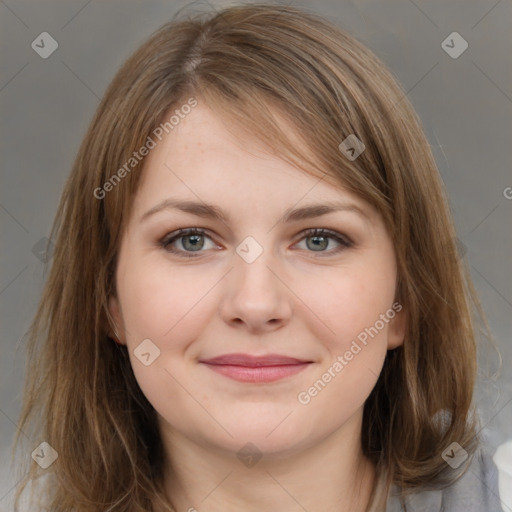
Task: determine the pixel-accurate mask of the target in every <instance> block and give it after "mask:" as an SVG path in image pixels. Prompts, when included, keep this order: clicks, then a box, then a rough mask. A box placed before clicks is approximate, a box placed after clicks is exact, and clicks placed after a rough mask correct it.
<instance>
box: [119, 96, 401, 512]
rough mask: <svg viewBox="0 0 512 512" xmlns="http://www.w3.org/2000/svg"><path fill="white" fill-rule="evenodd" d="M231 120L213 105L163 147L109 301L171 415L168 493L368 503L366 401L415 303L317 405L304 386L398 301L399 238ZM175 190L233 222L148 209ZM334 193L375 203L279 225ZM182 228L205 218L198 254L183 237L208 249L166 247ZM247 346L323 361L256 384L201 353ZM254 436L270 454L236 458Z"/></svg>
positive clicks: (148, 384)
mask: <svg viewBox="0 0 512 512" xmlns="http://www.w3.org/2000/svg"><path fill="white" fill-rule="evenodd" d="M227 126H228V125H227V124H226V125H225V124H223V120H222V119H221V118H220V117H219V116H218V115H216V114H214V113H213V112H212V111H211V110H209V109H208V108H207V107H206V106H205V105H204V104H203V103H201V102H200V104H199V105H198V106H197V107H196V108H195V109H194V110H193V111H192V112H191V113H190V114H188V115H187V116H186V118H185V119H183V120H182V121H181V122H180V124H179V125H178V126H176V127H175V128H174V130H173V131H171V132H170V133H169V134H168V135H167V136H166V137H165V138H164V139H163V140H162V142H160V143H159V144H158V145H157V147H156V148H155V149H153V150H152V151H151V152H150V154H149V156H148V158H147V160H146V163H145V169H144V175H143V180H142V182H141V185H140V188H139V190H138V191H137V194H136V197H135V201H134V204H133V210H132V215H131V218H130V221H129V223H128V226H127V230H126V231H125V233H124V235H123V239H122V244H121V248H120V254H119V260H118V267H117V272H116V296H112V297H110V301H109V308H110V312H111V313H112V315H113V318H114V319H115V322H116V330H117V333H118V342H119V343H122V344H126V345H127V346H128V349H129V353H130V358H131V364H132V367H133V371H134V374H135V377H136V379H137V381H138V383H139V385H140V387H141V389H142V391H143V392H144V394H145V396H146V397H147V398H148V400H149V402H150V403H151V404H152V405H153V406H154V408H155V410H156V411H157V413H158V417H159V428H160V431H161V435H162V439H163V442H164V446H165V450H166V459H167V465H166V490H167V492H168V495H169V496H170V497H171V500H172V502H173V504H174V506H175V507H176V510H179V511H190V512H193V511H194V510H198V511H201V512H209V511H216V512H217V511H222V512H230V511H239V510H244V511H261V510H280V511H282V512H286V511H293V512H296V511H297V512H298V511H303V510H304V509H306V510H308V511H310V512H314V511H322V512H324V511H331V510H332V511H334V510H337V511H339V510H351V511H356V512H357V511H363V510H365V508H366V505H367V502H368V498H369V495H370V492H371V490H372V486H373V484H374V478H375V470H374V468H373V466H372V464H371V463H370V462H369V461H368V460H367V459H366V458H365V457H363V455H362V452H361V446H360V437H361V422H362V411H363V405H364V402H365V400H366V398H367V397H368V395H369V394H370V392H371V390H372V389H373V387H374V385H375V383H376V381H377V377H378V375H379V373H380V371H381V369H382V365H383V362H384V358H385V356H386V352H387V350H389V349H393V348H396V347H397V346H399V345H400V344H401V343H402V342H403V334H404V319H403V314H404V312H403V310H402V312H400V313H398V314H396V316H395V317H394V318H393V319H392V320H390V321H389V322H388V323H386V324H385V327H384V328H383V329H381V330H380V331H379V333H378V335H376V336H375V337H373V338H372V339H370V341H369V343H368V344H367V345H366V346H364V347H363V348H362V350H361V351H360V352H359V353H357V355H354V357H353V358H352V359H351V360H350V361H348V364H347V365H346V366H344V368H343V370H342V371H340V372H339V373H337V374H336V376H335V377H334V378H332V379H331V381H330V382H329V383H328V384H327V385H326V386H325V387H324V388H323V389H322V390H321V392H319V393H318V394H317V395H316V396H314V397H313V398H311V400H310V402H309V403H307V404H302V403H300V402H299V401H298V398H297V397H298V394H299V393H300V392H301V391H304V390H308V388H310V387H311V386H312V385H313V384H314V383H315V382H316V381H317V380H318V379H320V378H321V377H322V375H323V374H324V373H325V372H326V371H327V369H328V368H329V367H332V365H333V362H334V361H336V358H337V356H338V355H343V354H345V353H346V351H347V350H348V349H349V348H350V346H351V343H352V341H353V340H355V339H356V337H357V336H358V334H360V333H361V332H362V331H364V329H365V328H367V327H370V326H373V325H374V324H375V322H376V320H378V319H379V315H381V314H383V313H385V312H386V311H387V310H389V309H390V308H391V306H392V304H393V303H394V297H395V290H396V288H395V287H396V277H397V275H396V261H395V253H394V248H393V244H392V242H391V239H390V237H389V235H388V233H387V231H386V229H385V227H384V224H383V221H382V219H381V217H380V215H379V214H378V213H377V212H376V211H375V210H373V209H372V208H371V207H370V205H369V204H367V203H366V202H364V201H363V200H361V199H360V198H358V197H356V196H354V195H352V194H350V193H349V192H348V191H347V190H345V189H343V188H342V187H341V186H333V185H331V184H329V183H326V182H325V180H323V181H320V180H319V179H318V178H316V177H313V176H311V175H308V174H306V173H305V172H304V171H302V170H299V169H297V168H295V167H293V166H291V165H290V164H288V163H286V162H284V161H283V160H281V159H279V158H277V157H276V156H275V155H272V154H270V153H267V152H265V151H263V150H261V148H260V147H259V146H257V145H256V143H255V141H253V140H251V139H250V138H247V137H243V136H242V135H241V134H239V135H240V136H239V137H235V135H234V134H233V133H231V131H229V129H228V128H227ZM288 129H289V130H292V127H288ZM170 197H172V198H176V199H187V200H192V201H204V202H206V203H213V204H215V205H217V206H219V207H221V208H222V209H224V210H225V211H226V212H227V213H228V214H229V217H230V220H229V221H228V222H226V223H224V222H222V221H220V220H215V219H209V218H201V217H198V216H196V215H193V214H190V213H185V212H182V211H179V210H176V209H164V210H161V211H159V212H157V213H154V214H153V215H150V216H149V217H147V218H146V219H145V220H143V221H141V217H142V216H143V215H144V213H145V212H147V211H149V210H150V209H152V208H153V207H155V206H156V205H158V204H159V203H161V201H163V200H165V199H167V198H170ZM330 200H333V201H340V200H342V201H343V202H350V203H351V204H353V205H356V206H357V207H358V208H360V209H361V210H362V212H364V213H363V214H359V213H357V212H356V211H353V210H344V211H338V212H334V213H329V214H327V215H323V216H321V217H317V218H312V219H307V220H301V221H298V222H290V223H286V224H281V223H279V221H280V219H281V217H282V216H283V213H284V211H285V210H286V209H288V208H297V207H302V206H306V205H311V204H319V203H322V202H325V201H330ZM180 228H203V229H204V230H206V231H207V236H204V237H202V238H201V236H200V239H199V240H200V242H203V243H204V245H203V246H202V248H200V249H199V252H198V251H197V250H196V251H194V249H193V247H192V248H191V245H192V244H190V243H188V245H185V246H183V244H187V242H190V239H191V236H190V235H189V236H188V237H186V236H185V237H183V235H182V238H178V239H175V241H174V242H173V243H172V244H171V247H173V248H175V249H176V250H178V251H181V254H186V253H187V251H188V253H189V254H190V253H193V254H195V255H197V256H196V257H193V258H186V257H183V256H180V255H178V254H172V253H171V252H169V251H168V250H166V249H165V248H164V247H163V246H162V245H161V244H159V241H160V240H162V239H163V238H164V237H165V236H166V235H168V234H172V233H173V232H175V231H176V230H178V229H180ZM309 228H326V229H331V230H333V231H335V232H337V233H339V234H340V235H343V236H345V237H348V238H349V239H350V240H351V241H352V242H353V245H352V246H349V247H346V246H344V245H342V244H341V243H339V242H337V241H336V240H335V239H334V238H327V239H322V240H321V242H322V241H323V242H324V243H325V245H321V248H320V249H316V250H315V248H316V246H315V244H314V243H313V242H314V240H315V237H314V236H312V235H309V236H305V235H303V234H302V233H303V232H304V231H305V230H307V229H309ZM247 236H251V237H253V238H254V239H255V240H256V241H257V243H258V244H259V245H260V246H261V248H262V249H263V252H262V254H261V255H259V257H257V258H256V259H255V261H253V262H252V263H248V262H247V261H246V260H244V259H243V258H242V257H240V256H239V254H238V253H237V252H236V248H237V247H238V245H239V244H240V243H241V242H242V241H243V240H244V239H245V238H246V237H247ZM192 238H193V236H192ZM337 248H341V250H340V251H338V252H335V250H336V249H337ZM144 339H150V340H151V341H152V343H153V344H154V345H155V346H156V347H158V349H159V350H160V355H159V356H158V357H157V358H156V359H155V360H154V362H152V363H151V364H150V365H149V366H145V365H144V364H142V363H141V361H140V360H139V359H138V358H137V357H136V356H135V355H134V350H135V349H136V348H137V346H138V345H139V344H140V343H141V341H142V340H144ZM233 352H242V353H248V354H255V355H261V354H268V353H277V354H282V355H287V356H291V357H296V358H300V359H307V360H309V361H312V363H310V364H309V365H308V366H307V368H306V369H305V370H303V371H302V372H300V373H298V374H296V375H293V376H289V377H286V378H284V379H281V380H279V381H276V382H271V383H246V382H238V381H235V380H232V379H230V378H228V377H226V376H223V375H220V374H218V373H216V372H214V371H212V370H211V369H210V368H209V367H208V366H205V365H204V364H201V363H200V362H199V360H201V359H206V358H210V357H214V356H218V355H222V354H227V353H233ZM331 371H332V370H331ZM248 442H250V443H252V445H251V446H253V449H254V450H256V451H257V452H258V454H261V456H262V458H261V459H260V460H259V461H258V462H257V463H256V464H255V465H252V466H251V467H249V465H247V464H246V463H244V462H243V461H241V460H240V459H239V458H238V457H237V453H238V452H239V450H240V449H241V448H242V447H243V446H244V445H246V443H248ZM254 447H256V448H254Z"/></svg>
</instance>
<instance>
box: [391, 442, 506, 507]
mask: <svg viewBox="0 0 512 512" xmlns="http://www.w3.org/2000/svg"><path fill="white" fill-rule="evenodd" d="M396 491H397V489H396V488H392V490H391V492H390V495H389V497H388V502H387V507H386V512H402V511H406V512H503V508H502V506H501V501H500V497H499V490H498V468H497V467H496V465H495V464H494V461H493V460H492V457H491V456H490V454H489V453H488V452H486V451H485V450H484V449H483V448H480V449H478V450H477V452H475V454H474V455H473V459H472V461H471V464H470V465H469V468H468V469H467V471H466V472H465V473H464V474H463V476H462V477H460V478H459V479H458V480H457V481H456V482H454V483H453V484H452V485H450V486H449V487H446V488H444V489H440V490H436V491H423V492H418V493H416V494H413V495H411V496H410V497H408V498H407V499H406V501H405V504H406V508H403V507H402V506H401V505H400V502H399V500H398V497H397V496H396ZM505 510H507V509H506V508H505Z"/></svg>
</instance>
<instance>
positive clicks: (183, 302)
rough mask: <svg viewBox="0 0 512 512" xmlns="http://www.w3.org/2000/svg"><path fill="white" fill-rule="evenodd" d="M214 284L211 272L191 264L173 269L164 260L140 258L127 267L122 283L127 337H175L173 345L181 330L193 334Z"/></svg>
mask: <svg viewBox="0 0 512 512" xmlns="http://www.w3.org/2000/svg"><path fill="white" fill-rule="evenodd" d="M217 280H218V279H217ZM214 285H215V281H214V280H213V276H212V275H211V273H210V275H204V273H201V272H200V271H198V270H192V268H190V269H178V270H176V269H174V270H173V271H170V268H169V266H168V265H165V262H164V263H160V262H158V263H156V264H155V263H154V262H151V261H149V262H147V264H144V262H141V263H140V264H139V265H137V266H132V268H131V269H128V268H127V272H126V273H125V275H124V278H122V280H120V286H121V288H122V293H123V297H124V300H123V315H124V318H125V321H126V327H127V329H128V331H129V334H128V341H129V342H131V343H132V344H133V343H136V342H137V340H139V339H144V338H151V339H154V340H155V343H157V344H159V345H160V344H162V346H163V345H164V344H166V345H167V344H168V343H167V340H170V339H172V340H173V341H174V343H173V347H174V346H176V345H175V342H176V341H178V340H180V339H182V337H180V336H178V334H179V333H180V332H183V331H186V332H187V333H188V336H187V337H188V338H193V331H194V326H198V325H199V323H200V321H201V318H205V315H204V311H203V310H204V308H205V306H206V305H207V303H208V301H206V300H204V299H205V298H206V297H205V296H206V295H207V293H208V291H209V290H210V289H211V288H212V287H213V286H214Z"/></svg>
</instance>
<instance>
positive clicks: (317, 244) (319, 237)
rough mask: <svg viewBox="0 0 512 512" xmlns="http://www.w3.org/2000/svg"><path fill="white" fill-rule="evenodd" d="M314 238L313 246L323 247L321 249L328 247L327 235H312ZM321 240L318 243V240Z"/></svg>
mask: <svg viewBox="0 0 512 512" xmlns="http://www.w3.org/2000/svg"><path fill="white" fill-rule="evenodd" d="M311 239H312V240H314V242H313V246H314V247H316V248H319V247H320V248H321V249H325V248H326V247H327V238H326V237H325V236H314V237H311ZM319 240H321V241H322V242H320V243H318V241H319Z"/></svg>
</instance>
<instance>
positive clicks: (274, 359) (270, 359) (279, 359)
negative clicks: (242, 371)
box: [200, 354, 312, 367]
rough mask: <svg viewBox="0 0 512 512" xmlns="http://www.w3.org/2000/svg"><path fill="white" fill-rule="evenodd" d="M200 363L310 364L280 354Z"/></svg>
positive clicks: (227, 356)
mask: <svg viewBox="0 0 512 512" xmlns="http://www.w3.org/2000/svg"><path fill="white" fill-rule="evenodd" d="M200 362H201V363H207V364H216V365H232V366H247V367H258V366H280V365H292V364H304V363H311V362H312V361H309V360H307V359H297V358H295V357H288V356H283V355H280V354H267V355H263V356H253V355H250V354H224V355H222V356H217V357H212V358H211V359H202V360H201V361H200Z"/></svg>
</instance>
